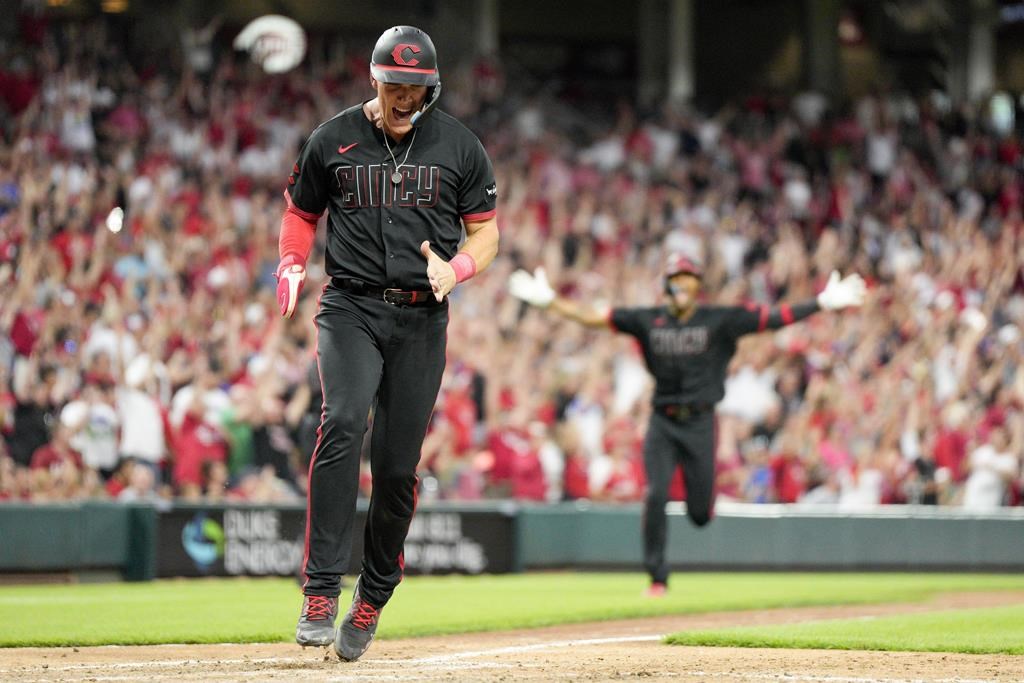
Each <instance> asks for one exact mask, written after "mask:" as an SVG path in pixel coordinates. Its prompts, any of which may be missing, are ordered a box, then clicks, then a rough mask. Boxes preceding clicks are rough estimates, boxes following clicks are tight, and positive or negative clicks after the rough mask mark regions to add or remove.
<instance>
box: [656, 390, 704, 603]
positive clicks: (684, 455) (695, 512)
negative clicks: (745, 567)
mask: <svg viewBox="0 0 1024 683" xmlns="http://www.w3.org/2000/svg"><path fill="white" fill-rule="evenodd" d="M680 465H681V466H682V467H683V483H684V485H685V486H686V514H687V516H688V517H689V518H690V521H691V522H693V523H694V524H695V525H697V526H699V527H700V526H704V525H705V524H707V523H708V522H709V521H711V515H712V512H713V507H714V502H715V413H714V411H713V410H708V411H706V412H703V413H700V414H697V415H694V416H692V417H689V418H687V419H685V420H677V419H674V418H671V417H667V416H665V415H662V414H661V413H659V412H657V411H655V412H654V413H653V414H652V415H651V420H650V422H649V423H648V426H647V436H646V437H645V439H644V468H645V470H646V473H647V496H646V497H645V499H644V517H643V528H644V568H645V569H646V570H647V573H648V574H650V575H651V581H652V582H658V583H667V582H668V563H667V562H666V561H665V545H666V542H667V536H668V516H667V515H666V513H665V505H666V504H667V503H668V491H669V485H670V483H671V480H672V476H673V475H674V474H675V471H676V467H678V466H680Z"/></svg>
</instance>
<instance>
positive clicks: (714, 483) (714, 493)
mask: <svg viewBox="0 0 1024 683" xmlns="http://www.w3.org/2000/svg"><path fill="white" fill-rule="evenodd" d="M711 419H712V420H714V423H713V425H714V426H713V427H712V428H711V429H712V436H711V457H712V458H714V459H715V464H716V465H717V464H718V415H717V414H716V415H715V416H714V417H712V418H711ZM715 469H717V467H716V468H715ZM716 500H718V477H717V476H713V477H711V505H710V506H709V507H708V522H710V521H711V520H712V519H714V518H715V501H716Z"/></svg>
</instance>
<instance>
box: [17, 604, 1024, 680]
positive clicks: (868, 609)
mask: <svg viewBox="0 0 1024 683" xmlns="http://www.w3.org/2000/svg"><path fill="white" fill-rule="evenodd" d="M1022 603H1024V592H999V593H963V594H947V595H943V596H941V597H939V598H937V599H935V600H933V601H930V602H926V603H915V604H889V605H865V606H853V607H825V608H822V607H814V608H797V609H773V610H758V611H747V612H723V613H715V614H701V615H689V616H674V617H659V618H648V619H636V620H627V621H607V622H600V623H589V624H573V625H564V626H556V627H550V628H543V629H533V630H526V631H507V632H500V633H479V634H462V635H452V636H443V637H430V638H416V639H410V640H382V641H379V642H377V643H374V645H373V647H372V648H371V649H370V651H369V652H368V653H367V654H366V655H365V656H364V658H363V659H362V660H360V661H358V662H355V663H344V662H340V661H338V660H337V658H336V657H335V656H334V654H333V652H332V651H331V650H330V649H327V648H325V649H320V648H310V649H306V650H303V649H301V648H299V647H298V646H297V645H293V644H284V643H274V644H257V645H234V644H221V645H159V646H137V647H113V646H112V647H88V648H87V647H83V648H12V649H0V680H2V681H18V682H19V683H29V682H30V681H137V680H138V681H141V680H146V681H314V680H315V681H357V680H358V681H474V682H475V681H558V680H567V681H570V680H571V681H617V680H634V679H642V680H650V681H662V680H664V681H727V682H740V681H743V682H755V681H780V682H781V681H785V682H790V681H794V682H803V681H821V682H822V683H866V682H867V681H886V682H889V683H895V682H897V681H901V682H904V681H905V682H910V681H922V682H929V683H940V682H941V683H952V682H953V681H962V682H967V681H971V682H979V681H1024V656H1012V655H958V654H951V653H916V652H864V651H840V650H780V649H736V648H707V647H679V646H668V645H663V644H662V643H661V642H660V636H662V635H664V634H666V633H671V632H674V631H683V630H688V629H704V628H717V627H726V626H734V625H756V624H783V623H794V622H802V621H808V620H816V619H843V618H852V617H871V616H886V615H891V614H909V613H915V612H927V611H934V610H949V609H964V608H971V607H987V606H995V605H1008V604H1022Z"/></svg>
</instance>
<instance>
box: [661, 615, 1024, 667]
mask: <svg viewBox="0 0 1024 683" xmlns="http://www.w3.org/2000/svg"><path fill="white" fill-rule="evenodd" d="M667 642H669V643H671V644H673V645H715V646H726V647H780V648H805V649H827V650H909V651H914V652H963V653H967V654H1010V655H1024V607H1022V606H1019V605H1015V606H1012V607H994V608H990V609H973V610H955V611H949V612H935V613H932V614H912V615H906V616H900V617H881V618H877V619H836V620H830V621H816V622H810V623H806V624H798V625H791V626H775V627H770V628H753V627H744V628H733V629H722V630H716V631H689V632H686V633H677V634H674V635H671V636H669V637H668V638H667Z"/></svg>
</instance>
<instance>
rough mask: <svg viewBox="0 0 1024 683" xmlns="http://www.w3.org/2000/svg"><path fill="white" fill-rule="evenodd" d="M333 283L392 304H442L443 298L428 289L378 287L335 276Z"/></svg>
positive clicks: (355, 292) (354, 292)
mask: <svg viewBox="0 0 1024 683" xmlns="http://www.w3.org/2000/svg"><path fill="white" fill-rule="evenodd" d="M331 284H333V285H334V286H335V287H337V288H338V289H343V290H345V291H346V292H352V293H353V294H360V295H363V296H372V297H374V298H377V299H382V300H383V301H385V302H387V303H389V304H391V305H392V306H440V305H441V304H442V303H443V301H444V300H443V299H442V300H441V301H438V300H437V299H436V298H435V297H434V293H433V292H432V291H430V290H429V289H428V290H422V289H420V290H416V289H397V288H395V287H377V286H375V285H371V284H367V283H365V282H363V281H362V280H355V279H349V278H341V277H333V278H331Z"/></svg>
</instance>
